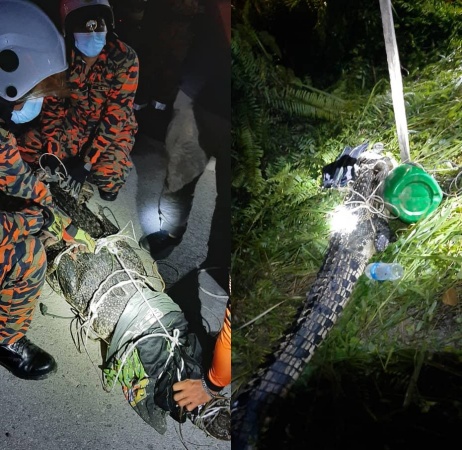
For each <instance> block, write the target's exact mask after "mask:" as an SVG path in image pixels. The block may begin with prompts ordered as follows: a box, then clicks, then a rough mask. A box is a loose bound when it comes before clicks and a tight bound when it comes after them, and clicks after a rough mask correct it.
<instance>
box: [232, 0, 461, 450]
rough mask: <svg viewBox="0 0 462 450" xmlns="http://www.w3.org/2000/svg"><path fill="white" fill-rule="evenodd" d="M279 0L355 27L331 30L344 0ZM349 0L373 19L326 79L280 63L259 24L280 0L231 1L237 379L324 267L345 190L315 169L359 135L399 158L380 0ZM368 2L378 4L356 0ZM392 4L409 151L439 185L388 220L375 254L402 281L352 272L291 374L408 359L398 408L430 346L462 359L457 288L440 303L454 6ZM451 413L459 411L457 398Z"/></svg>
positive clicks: (454, 88)
mask: <svg viewBox="0 0 462 450" xmlns="http://www.w3.org/2000/svg"><path fill="white" fill-rule="evenodd" d="M285 3H286V4H287V5H288V6H287V7H290V11H292V12H293V11H294V10H297V8H298V12H299V13H300V11H305V12H306V11H307V10H308V9H309V10H311V11H312V12H313V11H314V12H313V14H315V16H316V17H315V20H313V22H314V23H315V24H316V27H317V28H316V30H317V31H316V32H317V34H318V35H319V36H321V37H323V36H325V35H326V33H325V32H326V31H327V30H326V28H325V27H326V26H327V25H326V24H329V27H330V29H336V30H337V31H338V33H339V34H337V39H339V40H340V41H341V42H343V44H344V45H345V42H349V41H348V39H347V37H348V36H350V34H349V33H351V29H346V28H345V23H343V22H342V21H340V19H338V17H337V20H339V22H338V23H337V25H338V26H337V27H336V28H334V25H333V22H332V20H333V17H334V14H333V11H334V9H335V6H339V5H340V3H342V2H340V1H334V2H329V1H327V2H322V5H323V6H322V7H321V6H319V5H321V3H320V2H316V1H311V2H310V1H307V2H302V1H298V2H297V1H294V0H291V1H289V0H288V1H287V2H285ZM346 3H348V4H349V8H350V10H351V11H350V14H351V15H354V14H355V13H358V10H359V8H362V9H361V12H362V13H361V18H362V20H363V21H364V23H365V24H367V25H368V27H367V26H365V27H364V30H363V33H364V34H363V35H362V36H356V39H355V40H354V42H355V43H356V46H355V48H350V49H349V50H348V51H345V52H344V53H342V61H343V63H342V70H341V71H340V72H339V76H338V78H337V79H336V80H335V81H333V82H332V83H331V84H330V85H329V86H323V87H322V90H320V89H316V88H315V87H314V86H313V85H312V81H311V74H309V73H306V74H300V73H297V75H295V73H294V71H293V70H292V69H291V67H289V66H284V65H283V61H282V59H281V55H283V54H285V55H287V53H288V49H287V48H284V51H282V50H281V49H280V48H279V47H278V42H277V40H276V39H274V38H273V37H271V35H270V33H268V31H267V29H265V28H264V26H265V25H267V26H268V29H271V28H273V29H276V27H275V22H277V18H276V17H275V16H274V15H272V14H275V13H274V11H277V12H278V13H280V11H281V8H283V6H281V5H283V4H284V2H279V1H273V2H267V3H264V2H262V3H261V4H260V3H259V2H252V3H250V2H246V3H245V6H244V5H239V7H238V8H236V10H235V12H234V13H235V17H233V46H232V57H233V72H232V83H233V84H232V88H233V163H234V167H233V170H234V172H233V173H234V175H233V179H234V185H233V234H234V238H233V248H234V251H233V266H232V273H233V328H234V330H233V382H234V383H233V384H234V385H233V389H234V390H236V389H237V388H239V386H241V385H242V384H243V383H245V382H246V381H247V380H248V379H249V378H250V377H251V376H252V375H254V373H255V371H256V369H257V366H258V365H259V364H261V363H262V362H263V361H264V358H265V355H266V354H268V353H269V352H271V350H272V349H274V347H275V346H276V345H277V342H278V340H279V338H280V337H281V335H283V333H284V331H285V330H286V329H287V327H288V326H289V325H290V323H291V322H292V319H293V316H294V314H295V312H296V310H297V308H298V306H299V305H300V304H301V303H302V302H303V301H304V299H305V294H306V292H307V291H308V290H309V287H310V284H311V283H312V281H313V280H314V278H315V276H316V273H317V271H318V269H319V267H320V265H321V262H322V258H323V252H324V250H325V249H326V246H327V243H328V236H329V229H328V224H327V222H326V217H327V214H328V212H329V211H331V210H332V209H333V208H334V207H335V206H336V205H337V204H338V203H339V202H341V199H342V196H341V193H339V192H337V191H325V190H322V189H321V188H320V174H321V168H322V167H323V166H324V165H325V164H327V163H329V162H331V161H333V160H334V159H335V158H336V157H337V156H338V154H339V153H340V152H341V150H342V149H343V148H344V147H345V146H347V145H349V146H356V145H359V144H360V143H362V142H364V141H369V142H370V143H371V144H373V143H375V142H382V143H383V144H384V145H385V149H386V152H388V153H389V154H391V155H393V156H394V157H395V158H396V160H397V161H399V159H400V156H399V155H400V153H399V148H398V141H397V136H396V128H395V122H394V114H393V108H392V102H391V96H390V88H389V82H388V72H387V66H386V56H385V53H384V49H383V35H382V34H381V32H382V30H381V23H380V11H379V9H378V1H377V2H363V1H353V2H346ZM371 3H374V7H372V6H368V7H366V6H365V5H366V4H368V5H370V4H371ZM375 3H377V4H375ZM318 4H319V5H318ZM255 5H256V6H257V7H259V9H254V8H253V6H255ZM262 5H265V8H266V9H265V8H264V7H263V6H262ZM331 5H332V7H330V6H331ZM393 6H394V8H395V14H396V15H395V25H396V29H397V40H398V46H399V47H400V56H401V61H406V65H405V69H404V75H405V76H404V79H403V81H404V92H405V101H406V112H407V120H408V129H409V139H410V152H411V160H412V161H414V162H416V163H419V164H421V165H422V166H423V167H424V169H425V170H427V171H428V172H429V173H431V174H433V175H434V176H435V178H436V179H437V180H438V181H439V182H440V185H441V187H442V188H443V190H444V191H445V194H446V195H445V198H444V199H443V202H442V204H441V206H440V207H439V208H438V209H437V210H436V211H435V212H434V213H433V214H432V215H431V216H429V217H427V218H425V219H424V220H422V221H420V222H419V223H417V224H414V225H410V226H409V225H405V224H403V223H401V222H398V221H394V222H393V223H392V224H391V225H392V227H393V228H394V230H395V233H396V238H397V239H396V241H395V242H393V243H392V244H391V245H390V246H389V247H388V248H387V249H386V251H385V252H383V253H382V254H377V255H376V256H375V257H374V260H383V261H389V262H391V261H397V262H399V263H401V264H402V265H403V266H404V268H405V276H404V278H403V279H402V280H400V281H399V282H384V283H381V284H380V285H379V286H378V284H377V283H375V284H374V283H373V282H371V281H369V280H368V279H367V278H366V277H361V279H360V280H359V282H358V284H357V286H356V289H355V291H354V294H353V296H352V298H351V300H350V303H349V304H348V306H347V308H346V310H345V311H344V314H343V316H342V317H341V319H340V321H339V322H338V323H337V324H336V325H335V327H334V329H333V330H332V332H331V333H330V335H329V336H328V338H327V340H326V341H325V342H324V343H323V345H322V346H321V347H320V348H319V350H318V352H317V353H316V355H315V357H314V358H313V360H312V361H311V362H310V364H309V367H308V368H307V370H306V373H305V376H304V379H302V380H300V382H299V383H298V391H297V392H298V393H299V394H300V389H302V388H303V386H305V388H306V387H307V386H310V382H312V381H310V380H312V379H313V378H312V377H313V376H315V374H317V376H319V373H324V374H325V373H326V371H327V372H329V373H330V376H331V378H332V377H334V372H335V376H336V377H337V378H339V379H340V377H341V376H342V375H341V371H338V370H337V369H338V367H340V366H341V365H344V366H345V365H347V366H348V370H349V371H351V370H352V368H354V370H357V371H358V373H359V372H360V373H363V374H365V373H369V374H370V373H372V371H373V370H380V371H383V372H387V370H388V371H389V372H390V373H393V374H396V372H397V371H399V370H403V371H404V372H405V373H408V372H409V371H410V374H409V377H408V378H406V377H405V376H403V377H402V378H403V380H407V382H404V381H403V384H405V385H406V386H405V388H404V390H403V396H405V394H406V393H407V395H408V396H407V397H406V399H407V400H406V401H404V402H403V399H402V398H401V405H403V403H405V404H406V402H408V403H407V404H410V403H412V402H413V401H414V400H415V395H414V394H415V391H416V389H414V388H415V386H416V383H417V380H418V379H419V375H420V372H419V371H420V370H421V369H422V367H424V366H425V365H426V364H431V360H432V358H434V357H435V355H437V354H442V353H443V354H444V353H450V354H451V355H452V358H453V359H452V361H453V362H454V361H455V362H454V364H459V363H460V360H459V358H460V357H462V351H461V349H462V346H461V344H462V327H461V323H462V299H461V302H460V303H457V304H455V305H448V304H446V303H444V302H443V297H444V295H445V293H446V295H448V294H447V292H448V291H449V290H450V289H455V291H454V290H451V291H449V292H452V293H454V292H456V293H457V292H459V296H460V295H461V294H460V288H461V286H462V245H461V244H462V214H461V213H462V198H461V197H460V189H461V187H462V179H460V180H459V178H458V177H457V175H458V173H459V172H460V171H461V170H462V127H461V118H462V111H461V109H462V34H461V30H460V27H461V23H460V13H461V7H459V6H457V2H445V1H436V0H425V1H420V2H410V1H408V2H406V1H403V0H400V1H395V2H393ZM363 7H364V8H363ZM355 8H357V9H356V10H355ZM286 14H289V13H288V12H286ZM377 14H379V15H378V16H377ZM268 16H269V17H270V19H268ZM307 22H308V20H307ZM342 30H343V31H342ZM342 33H343V34H342ZM321 37H320V38H319V40H318V41H314V42H311V43H310V44H309V45H311V46H316V45H319V46H321V45H324V44H323V42H325V39H327V37H323V39H324V40H322V39H321ZM307 45H308V44H307ZM380 50H381V52H382V53H381V57H379V55H380ZM312 54H313V52H312ZM317 76H318V77H320V75H319V71H318V73H317ZM460 178H462V176H461V177H460ZM459 181H460V182H459ZM443 366H444V364H443V363H441V364H440V367H443ZM333 367H336V370H334V369H333ZM372 367H373V369H372ZM451 370H452V369H451ZM460 376H461V375H460V373H459V374H458V377H457V382H458V383H459V385H460ZM409 380H412V382H411V381H409ZM337 382H338V380H337ZM304 383H305V384H304ZM334 384H335V383H334ZM411 387H413V389H411ZM306 389H308V388H306ZM306 389H305V391H306ZM302 390H303V389H302ZM411 391H412V392H411ZM411 393H412V395H411ZM413 395H414V396H413ZM416 402H417V400H416ZM417 403H418V402H417ZM435 403H436V404H437V403H438V402H437V400H435ZM419 405H420V404H419ZM425 408H430V406H429V404H428V402H427V403H426V404H425ZM457 413H458V414H459V415H461V414H462V408H460V405H459V408H458V412H457ZM287 448H289V447H287ZM318 448H320V447H318ZM377 448H379V447H377Z"/></svg>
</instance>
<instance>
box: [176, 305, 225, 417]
mask: <svg viewBox="0 0 462 450" xmlns="http://www.w3.org/2000/svg"><path fill="white" fill-rule="evenodd" d="M230 383H231V303H230V301H228V305H227V307H226V312H225V319H224V322H223V326H222V328H221V330H220V333H219V335H218V338H217V341H216V343H215V350H214V353H213V360H212V365H211V367H210V369H209V371H208V372H207V373H206V374H205V375H204V377H203V379H201V380H192V379H187V380H183V381H178V382H177V383H175V384H174V385H173V390H174V391H175V394H174V395H173V399H174V400H175V401H176V402H177V404H178V406H181V407H184V408H186V409H187V410H188V411H192V410H194V409H195V408H196V407H197V406H199V405H202V404H204V403H207V402H208V401H210V400H211V399H212V397H213V396H215V395H217V394H218V393H219V392H220V391H221V390H222V389H223V388H224V387H225V386H227V385H228V384H230Z"/></svg>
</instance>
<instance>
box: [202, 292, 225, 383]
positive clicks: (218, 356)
mask: <svg viewBox="0 0 462 450" xmlns="http://www.w3.org/2000/svg"><path fill="white" fill-rule="evenodd" d="M207 378H208V380H209V381H210V382H211V383H212V384H213V385H214V386H215V387H217V388H220V389H221V388H223V387H225V386H227V385H228V384H230V383H231V303H230V302H229V301H228V305H227V307H226V312H225V319H224V322H223V326H222V328H221V330H220V334H219V335H218V339H217V342H216V344H215V351H214V353H213V361H212V366H211V368H210V370H209V372H208V374H207Z"/></svg>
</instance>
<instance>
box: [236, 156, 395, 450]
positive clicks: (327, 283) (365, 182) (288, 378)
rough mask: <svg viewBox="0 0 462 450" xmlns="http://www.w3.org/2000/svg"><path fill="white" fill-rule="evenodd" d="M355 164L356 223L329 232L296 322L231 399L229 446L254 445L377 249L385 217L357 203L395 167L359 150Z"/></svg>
mask: <svg viewBox="0 0 462 450" xmlns="http://www.w3.org/2000/svg"><path fill="white" fill-rule="evenodd" d="M358 164H359V166H360V170H359V174H358V177H357V179H356V181H355V182H354V184H353V186H352V191H350V193H349V194H348V195H347V198H346V200H345V207H346V208H348V209H350V210H351V211H352V213H353V214H355V215H357V217H358V224H357V227H356V228H355V230H354V231H353V232H351V233H340V232H336V233H334V234H333V235H332V236H331V239H330V242H329V247H328V249H327V252H326V254H325V257H324V262H323V264H322V267H321V269H320V270H319V272H318V274H317V277H316V280H315V282H314V283H313V285H312V286H311V288H310V291H309V292H308V293H307V298H306V302H305V304H304V306H303V307H302V308H301V310H300V313H299V316H298V318H297V319H296V322H295V323H294V325H292V327H291V329H289V331H288V332H287V333H286V334H285V337H284V338H283V341H282V343H281V344H280V346H279V348H278V350H277V352H276V353H275V354H274V356H273V357H272V358H271V361H268V362H267V363H266V366H264V367H263V368H261V369H260V370H259V372H258V373H257V375H256V376H255V377H254V378H253V379H252V380H251V381H250V382H249V383H248V384H247V386H246V388H245V389H243V390H242V391H241V393H239V395H238V396H237V398H236V399H235V400H234V401H233V403H232V418H233V420H232V443H233V450H250V449H255V448H258V441H259V438H260V436H261V435H262V434H263V433H264V431H265V428H266V427H267V426H268V425H269V423H270V421H271V416H274V415H275V414H274V412H275V411H276V408H275V406H277V403H278V402H280V401H281V400H283V399H284V398H285V397H286V395H287V393H288V392H289V390H290V388H291V387H292V385H293V384H294V383H295V381H296V380H297V379H298V377H299V376H300V374H301V373H302V371H303V369H304V368H305V366H306V364H307V363H308V361H309V360H310V359H311V357H312V356H313V354H314V352H315V350H316V348H317V347H318V346H319V345H320V344H321V343H322V342H323V341H324V339H325V338H326V336H327V334H328V332H329V331H330V330H331V328H332V327H333V325H334V324H335V322H336V321H337V319H338V318H339V316H340V314H341V313H342V311H343V309H344V308H345V306H346V305H347V302H348V300H349V298H350V297H351V293H352V292H353V289H354V287H355V284H356V282H357V280H358V278H359V277H360V276H361V274H362V273H363V272H364V269H365V267H366V264H367V263H368V261H369V259H370V258H371V257H372V256H373V255H374V253H375V251H376V249H375V246H374V243H375V241H376V235H377V231H382V230H383V225H384V224H383V222H384V221H383V219H379V217H378V216H377V215H376V214H374V213H372V212H371V211H370V210H369V209H367V208H365V207H361V208H358V206H359V204H358V203H357V202H363V198H368V197H369V196H370V195H371V194H372V193H373V192H374V190H375V189H376V188H377V186H378V185H379V184H380V182H381V181H382V180H383V179H384V178H385V177H386V176H387V174H388V173H389V171H390V170H391V169H392V168H393V161H392V160H390V159H389V158H381V157H379V156H378V155H376V154H373V153H368V152H367V153H364V154H363V155H361V157H360V158H359V160H358ZM358 193H359V194H361V195H358ZM381 250H383V248H382V249H381Z"/></svg>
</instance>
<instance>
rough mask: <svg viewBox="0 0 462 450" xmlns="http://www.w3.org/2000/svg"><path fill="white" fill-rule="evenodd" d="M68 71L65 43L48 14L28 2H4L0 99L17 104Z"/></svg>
mask: <svg viewBox="0 0 462 450" xmlns="http://www.w3.org/2000/svg"><path fill="white" fill-rule="evenodd" d="M66 69H67V62H66V54H65V44H64V39H63V37H62V36H61V35H60V34H59V31H58V30H57V29H56V27H55V25H54V24H53V22H52V21H51V19H50V18H49V17H48V16H47V15H46V14H45V12H43V11H42V10H41V9H40V8H39V7H38V6H37V5H34V4H33V3H30V2H29V1H26V0H1V1H0V97H2V98H4V99H5V100H8V101H16V100H18V99H20V98H21V97H23V96H24V95H25V94H27V93H28V92H29V91H30V90H31V89H32V88H34V87H35V86H36V85H37V84H38V83H39V82H41V81H42V80H44V79H45V78H47V77H49V76H50V75H54V74H56V73H59V72H63V71H64V70H66Z"/></svg>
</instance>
